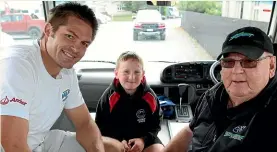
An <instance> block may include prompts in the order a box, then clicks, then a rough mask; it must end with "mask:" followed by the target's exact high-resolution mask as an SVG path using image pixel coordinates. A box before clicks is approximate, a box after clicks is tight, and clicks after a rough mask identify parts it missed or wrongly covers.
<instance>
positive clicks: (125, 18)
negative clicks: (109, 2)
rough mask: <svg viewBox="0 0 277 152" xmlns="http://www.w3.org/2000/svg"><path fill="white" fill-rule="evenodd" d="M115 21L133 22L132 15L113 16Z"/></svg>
mask: <svg viewBox="0 0 277 152" xmlns="http://www.w3.org/2000/svg"><path fill="white" fill-rule="evenodd" d="M112 20H113V21H132V20H133V19H132V14H128V15H116V16H113V19H112Z"/></svg>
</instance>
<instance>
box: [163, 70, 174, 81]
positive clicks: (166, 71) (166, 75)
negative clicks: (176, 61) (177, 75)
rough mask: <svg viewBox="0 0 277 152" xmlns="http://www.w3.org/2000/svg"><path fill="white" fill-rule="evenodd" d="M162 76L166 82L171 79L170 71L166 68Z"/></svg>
mask: <svg viewBox="0 0 277 152" xmlns="http://www.w3.org/2000/svg"><path fill="white" fill-rule="evenodd" d="M164 76H165V79H166V80H170V79H172V70H171V68H168V69H166V70H165V71H164Z"/></svg>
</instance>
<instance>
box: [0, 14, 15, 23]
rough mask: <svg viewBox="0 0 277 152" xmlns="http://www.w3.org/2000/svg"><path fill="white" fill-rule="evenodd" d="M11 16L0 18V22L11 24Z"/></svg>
mask: <svg viewBox="0 0 277 152" xmlns="http://www.w3.org/2000/svg"><path fill="white" fill-rule="evenodd" d="M11 21H12V19H11V16H10V15H6V16H1V22H11Z"/></svg>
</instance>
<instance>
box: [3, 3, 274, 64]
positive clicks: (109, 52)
mask: <svg viewBox="0 0 277 152" xmlns="http://www.w3.org/2000/svg"><path fill="white" fill-rule="evenodd" d="M64 2H65V1H57V2H56V5H59V4H61V3H64ZM78 2H79V3H82V4H85V5H87V6H89V7H90V8H92V9H93V10H94V11H95V12H96V17H97V21H98V23H99V25H100V26H99V31H98V33H97V35H96V38H95V40H94V42H93V43H92V44H91V45H90V46H89V47H88V49H87V52H86V55H85V56H84V58H83V59H82V60H86V61H87V60H92V61H97V60H100V61H113V62H115V61H116V59H117V57H118V56H119V55H120V54H121V53H122V52H124V51H127V50H129V51H135V52H137V53H138V54H139V55H140V56H141V57H142V58H143V60H144V61H145V62H147V61H159V62H161V61H168V62H182V61H195V60H211V59H215V58H216V56H217V55H218V54H219V53H220V51H221V47H222V43H223V41H224V39H225V37H226V36H227V34H229V33H230V32H232V31H234V30H236V29H238V28H241V27H244V26H255V27H258V28H260V29H262V30H263V31H265V32H266V33H267V30H268V25H269V21H270V16H271V13H272V5H273V4H272V2H268V1H233V0H232V1H175V2H174V3H173V4H172V6H149V5H147V3H146V1H106V0H97V1H78ZM0 12H1V29H2V31H1V32H0V34H1V33H5V34H1V45H3V44H4V43H5V44H8V43H7V42H2V40H3V39H5V38H7V39H5V40H6V41H10V42H12V40H14V42H13V44H14V43H15V44H32V43H33V40H34V39H37V38H39V37H40V36H41V33H42V31H43V28H44V23H45V21H44V20H43V18H44V10H43V6H42V1H1V2H0ZM32 13H33V14H35V15H36V16H37V17H36V18H39V19H35V20H33V18H32V16H31V15H30V14H32ZM27 23H28V24H27ZM4 37H5V38H4Z"/></svg>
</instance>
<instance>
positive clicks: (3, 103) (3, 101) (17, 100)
mask: <svg viewBox="0 0 277 152" xmlns="http://www.w3.org/2000/svg"><path fill="white" fill-rule="evenodd" d="M10 102H15V103H19V104H22V105H23V106H25V105H26V104H27V102H24V101H23V100H22V99H17V98H12V99H11V100H10V99H9V98H8V96H6V97H5V98H4V99H1V100H0V104H1V105H7V104H8V103H10Z"/></svg>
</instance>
